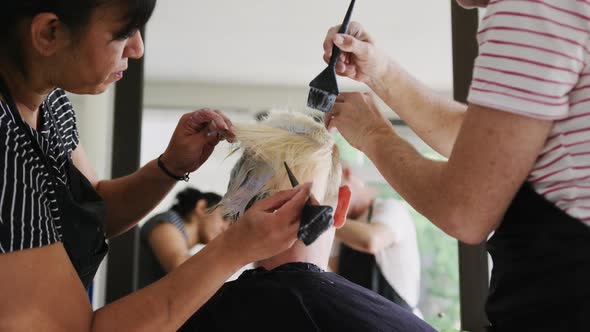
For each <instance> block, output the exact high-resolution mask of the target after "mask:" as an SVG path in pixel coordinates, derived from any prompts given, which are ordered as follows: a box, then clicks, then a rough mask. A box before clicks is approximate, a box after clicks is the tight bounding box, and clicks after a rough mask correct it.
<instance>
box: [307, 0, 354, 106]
mask: <svg viewBox="0 0 590 332" xmlns="http://www.w3.org/2000/svg"><path fill="white" fill-rule="evenodd" d="M354 2H355V0H352V1H350V5H349V6H348V11H347V12H346V16H345V17H344V22H342V25H341V26H340V29H339V30H338V33H346V32H347V30H348V23H350V16H352V9H353V8H354ZM332 47H333V49H332V56H331V57H330V63H329V64H328V67H326V69H324V71H322V72H321V73H320V74H319V75H318V76H317V77H316V78H314V79H313V81H311V82H310V83H309V87H310V89H309V95H308V96H307V106H308V107H311V108H315V109H317V110H320V111H322V112H324V113H328V112H330V110H331V109H332V107H333V106H334V103H335V102H336V97H338V94H339V93H340V91H338V82H337V81H336V62H338V57H340V53H341V52H342V51H341V50H340V48H338V47H337V46H336V45H332Z"/></svg>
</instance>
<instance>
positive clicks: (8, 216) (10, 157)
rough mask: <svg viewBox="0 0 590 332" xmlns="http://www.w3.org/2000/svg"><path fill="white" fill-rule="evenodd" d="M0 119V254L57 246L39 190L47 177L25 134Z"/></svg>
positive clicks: (44, 198) (0, 114)
mask: <svg viewBox="0 0 590 332" xmlns="http://www.w3.org/2000/svg"><path fill="white" fill-rule="evenodd" d="M2 106H3V107H5V105H2ZM0 117H3V119H2V118H0V177H1V180H0V190H1V191H0V253H7V252H13V251H18V250H24V249H28V248H35V247H41V246H45V245H49V244H52V243H55V242H59V241H60V236H59V233H58V230H57V228H56V226H55V224H54V222H53V218H52V213H51V205H50V202H49V200H48V198H47V196H46V195H45V194H44V193H43V192H42V191H41V190H38V188H43V187H45V186H46V184H47V183H46V182H47V176H46V174H44V172H43V171H42V169H41V167H40V166H39V161H38V160H36V158H38V157H36V154H35V153H34V151H33V149H32V148H31V145H30V144H27V142H28V140H26V136H25V135H24V133H22V132H19V131H18V130H16V129H15V128H14V127H12V126H10V125H8V123H7V122H6V118H7V117H9V115H8V114H7V113H5V112H1V110H0Z"/></svg>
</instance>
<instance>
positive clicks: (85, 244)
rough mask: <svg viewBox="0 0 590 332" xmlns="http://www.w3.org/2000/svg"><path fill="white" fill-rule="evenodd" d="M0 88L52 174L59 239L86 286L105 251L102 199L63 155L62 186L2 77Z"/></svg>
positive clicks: (86, 286)
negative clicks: (58, 214) (63, 174)
mask: <svg viewBox="0 0 590 332" xmlns="http://www.w3.org/2000/svg"><path fill="white" fill-rule="evenodd" d="M0 91H1V92H2V95H3V96H4V99H5V100H6V102H7V103H8V105H9V107H10V108H11V109H12V110H13V113H14V112H16V114H13V116H14V119H15V121H16V123H17V125H18V126H19V127H20V128H21V129H22V130H23V131H24V132H25V134H26V135H27V136H28V138H29V140H30V142H31V145H32V147H33V149H34V151H35V153H36V154H37V155H38V157H39V159H40V160H41V161H42V162H43V163H44V165H45V167H46V169H47V172H48V173H49V175H50V176H51V177H52V178H53V181H52V182H53V189H54V191H55V198H56V200H57V204H58V208H59V213H60V225H61V232H60V233H61V234H60V235H61V239H62V243H63V245H64V248H65V250H66V252H67V254H68V257H69V258H70V261H71V262H72V265H73V266H74V268H75V269H76V272H77V273H78V276H79V277H80V280H81V281H82V284H83V285H84V287H85V288H88V287H89V286H90V283H91V282H92V279H93V278H94V275H95V274H96V271H97V270H98V267H99V265H100V263H101V262H102V260H103V259H104V257H105V255H106V253H107V252H108V245H107V244H106V242H105V236H104V222H105V217H106V206H105V203H104V201H103V200H102V198H101V197H100V195H98V193H97V192H96V191H95V190H94V188H93V187H92V185H91V184H90V182H89V181H88V179H86V177H84V175H83V174H82V173H80V171H79V170H78V169H77V168H76V167H75V166H74V165H73V164H72V162H71V160H70V158H69V157H66V173H67V177H68V181H67V183H68V184H69V186H68V187H66V186H64V185H61V184H60V182H59V180H58V175H57V174H56V173H55V169H54V168H53V167H52V166H51V164H50V163H49V161H48V160H47V158H46V156H45V154H44V153H43V150H42V149H41V147H40V146H39V143H38V142H37V140H36V139H35V138H34V137H33V135H32V132H31V129H30V127H29V126H27V125H26V124H25V123H24V121H23V119H22V118H21V116H20V114H18V108H17V106H16V103H15V102H14V100H13V98H12V96H11V94H10V91H9V89H8V88H7V86H6V84H5V83H4V81H2V79H0ZM44 104H45V105H44V107H45V108H46V111H47V112H46V113H48V114H49V116H50V118H51V121H52V123H53V125H54V126H55V128H56V130H59V128H58V126H57V120H56V119H55V115H54V114H53V112H52V111H51V109H49V105H47V104H46V101H44ZM58 138H59V140H60V141H61V144H62V146H65V144H64V142H63V138H62V137H61V136H60V135H59V134H58Z"/></svg>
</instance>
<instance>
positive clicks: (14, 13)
mask: <svg viewBox="0 0 590 332" xmlns="http://www.w3.org/2000/svg"><path fill="white" fill-rule="evenodd" d="M106 5H119V6H121V7H122V8H123V9H124V10H126V11H127V12H126V14H125V15H124V19H125V20H127V25H126V26H125V29H123V31H121V33H120V35H119V36H117V37H123V36H126V35H128V34H130V33H131V32H132V31H134V30H137V29H140V28H142V27H143V26H144V25H145V24H146V23H147V21H148V20H149V19H150V17H151V15H152V12H153V11H154V7H155V6H156V0H8V1H2V2H1V4H0V61H4V62H6V61H8V62H10V64H11V65H13V66H15V67H16V68H17V69H19V70H20V71H21V72H22V73H23V74H25V75H26V74H27V73H26V69H25V64H24V61H23V56H22V55H23V50H22V44H21V40H22V38H21V36H20V35H19V26H20V25H21V23H23V22H24V21H25V20H26V19H31V18H33V17H35V15H38V14H40V13H54V14H55V15H57V17H59V19H60V21H61V22H62V23H63V24H64V25H65V26H66V27H67V28H68V29H69V30H70V31H71V32H72V33H73V34H74V35H75V36H80V35H81V34H82V33H83V32H85V31H86V28H87V25H88V23H89V20H90V16H91V15H92V12H93V10H95V9H96V8H98V7H100V6H106Z"/></svg>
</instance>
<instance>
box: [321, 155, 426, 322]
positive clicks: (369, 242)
mask: <svg viewBox="0 0 590 332" xmlns="http://www.w3.org/2000/svg"><path fill="white" fill-rule="evenodd" d="M342 184H343V185H348V186H349V188H350V190H351V192H352V196H351V201H350V207H349V209H348V213H347V221H346V223H345V224H344V226H342V228H339V229H337V230H336V237H335V241H334V248H333V256H332V258H331V259H330V267H331V269H333V270H334V272H337V273H339V274H340V275H342V276H343V277H345V278H347V279H348V280H350V281H352V282H354V283H357V284H359V285H361V286H363V287H366V288H368V289H371V290H373V291H374V292H376V293H378V294H380V295H382V296H384V297H386V298H388V299H389V300H391V301H393V302H394V303H397V304H398V305H400V306H401V307H403V308H406V309H408V310H410V311H412V312H414V313H415V314H417V315H418V316H420V317H421V313H420V312H419V311H418V309H417V306H418V301H419V299H420V253H419V250H418V243H417V239H416V227H415V226H414V222H413V221H412V218H411V216H410V213H409V211H408V209H407V208H406V206H405V205H404V204H403V203H402V202H400V201H397V200H395V199H380V198H376V197H375V192H374V189H373V188H370V187H368V186H367V185H366V184H365V183H364V182H363V181H362V180H361V179H360V178H359V177H357V176H356V175H355V174H354V173H353V171H352V170H351V168H350V167H344V168H343V170H342Z"/></svg>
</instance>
